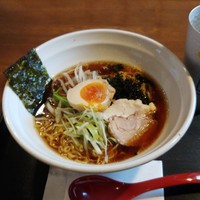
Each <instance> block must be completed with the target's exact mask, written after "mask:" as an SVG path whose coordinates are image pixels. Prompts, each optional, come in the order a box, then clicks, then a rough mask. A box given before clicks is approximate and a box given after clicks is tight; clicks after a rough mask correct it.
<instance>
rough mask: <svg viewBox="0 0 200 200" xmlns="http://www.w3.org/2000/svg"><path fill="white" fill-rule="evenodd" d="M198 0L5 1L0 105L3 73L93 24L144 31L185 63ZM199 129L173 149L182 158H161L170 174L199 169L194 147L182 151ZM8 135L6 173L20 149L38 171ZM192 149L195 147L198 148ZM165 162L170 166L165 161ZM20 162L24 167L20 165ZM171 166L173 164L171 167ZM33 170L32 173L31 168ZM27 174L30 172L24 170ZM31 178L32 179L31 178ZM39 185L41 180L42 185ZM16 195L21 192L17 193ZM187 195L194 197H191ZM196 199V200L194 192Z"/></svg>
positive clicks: (0, 8) (0, 17)
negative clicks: (33, 51)
mask: <svg viewBox="0 0 200 200" xmlns="http://www.w3.org/2000/svg"><path fill="white" fill-rule="evenodd" d="M199 2H200V1H199V0H99V1H92V0H42V1H34V0H1V1H0V69H1V73H0V103H1V102H2V100H1V99H2V93H3V88H4V85H5V83H6V80H5V77H4V76H3V73H2V72H3V71H4V70H5V69H6V68H7V67H9V66H10V65H11V64H13V63H15V62H16V60H17V59H18V58H20V57H22V56H23V55H24V54H25V53H26V52H27V51H29V50H30V49H32V48H34V47H37V46H38V45H40V44H41V43H43V42H45V41H47V40H49V39H51V38H53V37H56V36H59V35H62V34H65V33H69V32H72V31H78V30H83V29H91V28H115V29H122V30H127V31H132V32H136V33H140V34H143V35H145V36H148V37H151V38H153V39H155V40H157V41H158V42H160V43H162V44H164V45H165V46H166V47H168V48H169V49H170V50H171V51H172V52H174V54H175V55H177V57H178V58H179V59H180V60H182V61H183V60H184V48H185V40H186V32H187V24H188V14H189V12H190V11H191V9H192V8H194V7H195V6H197V5H198V4H199ZM1 124H3V125H1V131H0V133H2V132H3V131H4V132H5V133H6V134H7V132H8V130H7V128H6V126H5V124H4V123H1ZM196 128H197V127H194V128H193V129H192V131H189V132H192V133H191V135H190V137H189V136H188V137H187V138H186V139H185V140H183V142H182V143H180V144H179V145H178V146H177V147H175V150H174V151H176V156H177V157H173V155H175V154H174V153H173V151H171V152H170V153H169V154H166V155H165V156H164V157H162V158H163V161H164V172H165V174H168V173H173V172H178V171H187V170H189V169H191V170H196V168H197V167H198V165H197V162H196V161H195V162H196V163H195V162H194V165H192V166H191V165H190V162H191V161H192V159H197V157H198V154H195V155H193V157H192V158H190V153H191V151H190V149H189V150H188V149H187V150H186V154H187V153H188V154H187V155H186V156H188V157H187V158H185V157H184V156H183V154H182V149H183V148H184V147H185V146H186V144H187V145H188V146H190V143H189V142H192V141H193V140H195V141H196V142H197V140H198V137H197V135H196V133H194V130H196ZM0 135H1V134H0ZM7 137H8V136H5V135H3V136H1V141H0V145H1V147H2V148H1V150H2V149H3V148H4V149H5V148H6V150H5V151H4V153H5V155H4V157H3V156H2V155H1V156H0V158H1V160H0V162H2V160H3V162H5V163H6V164H4V165H3V166H1V168H0V169H1V170H2V169H3V170H5V171H6V170H7V166H10V165H11V164H13V163H14V162H15V161H14V160H13V158H6V156H7V154H8V155H9V154H12V152H13V149H15V148H16V149H17V150H16V152H15V154H17V155H18V154H19V155H22V154H23V156H24V158H19V162H20V161H21V160H23V159H24V160H26V161H27V160H28V162H27V163H26V165H27V166H28V167H30V168H31V169H32V170H33V164H32V162H33V160H32V158H30V157H29V156H28V155H27V154H25V153H23V152H22V150H20V149H18V147H17V145H16V144H15V142H14V141H13V140H12V139H11V138H7ZM9 137H10V136H9ZM5 141H6V143H5ZM15 145H16V146H15ZM12 148H13V149H12ZM193 150H194V151H195V149H193ZM14 151H15V150H14ZM198 152H200V149H198V150H196V153H198ZM195 156H196V157H195ZM15 159H16V158H15ZM178 159H180V160H178ZM29 161H30V162H29ZM3 162H2V163H3ZM181 162H182V163H184V164H185V165H184V167H182V166H183V165H182V164H181ZM2 163H1V164H2ZM34 163H36V161H34ZM166 163H167V164H168V165H166ZM195 164H196V165H195ZM199 164H200V163H199ZM18 165H19V166H20V164H18ZM37 166H38V165H36V164H35V167H36V168H37V169H34V171H35V172H38V171H39V172H40V173H42V172H43V170H44V169H46V168H45V167H44V166H43V167H42V168H39V167H37ZM166 166H168V168H167V167H166ZM175 166H176V168H175ZM170 167H171V168H170ZM10 170H11V174H12V175H15V174H16V173H18V172H19V171H20V172H19V173H21V174H23V173H24V172H23V169H21V168H20V169H18V171H16V170H17V169H13V168H10ZM30 173H31V175H32V176H33V174H32V172H30ZM38 174H39V173H38ZM31 175H30V177H31ZM24 176H26V175H25V174H24ZM37 176H39V175H37ZM37 176H35V177H32V179H33V180H38V179H40V177H37ZM4 178H5V179H4V180H6V179H7V178H6V175H5V176H4ZM1 179H2V177H1ZM32 179H30V180H29V181H32ZM10 180H11V187H12V186H13V187H12V189H13V190H14V189H15V188H14V187H15V186H16V183H15V184H14V183H12V178H11V177H10ZM10 180H9V181H10ZM15 180H18V181H19V182H20V183H21V184H22V186H21V191H23V189H25V190H26V191H27V193H25V194H23V197H24V198H22V196H19V197H20V199H30V198H27V196H28V191H29V193H30V190H31V187H32V186H30V188H26V186H25V185H24V183H23V180H21V179H20V177H15ZM44 183H45V179H43V183H40V184H44ZM12 184H13V185H12ZM37 184H38V182H37V183H35V185H37ZM8 186H9V183H8ZM39 186H40V185H39V184H38V187H39ZM22 187H25V188H22ZM27 187H28V186H27ZM36 187H37V186H36ZM35 192H36V191H35V189H33V188H32V193H30V194H31V195H32V199H38V198H34V197H33V194H35ZM42 192H43V189H41V194H40V196H41V195H42ZM16 194H18V195H20V194H19V192H17V191H16ZM167 194H169V197H168V198H167V199H185V198H183V196H180V198H173V192H172V193H170V192H168V193H167ZM10 196H12V194H10ZM38 196H39V194H37V195H36V197H38ZM199 198H200V196H198V197H197V199H199ZM16 199H17V198H16ZM188 199H190V197H189V198H188ZM192 199H195V198H194V197H193V196H192Z"/></svg>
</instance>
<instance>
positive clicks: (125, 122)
mask: <svg viewBox="0 0 200 200" xmlns="http://www.w3.org/2000/svg"><path fill="white" fill-rule="evenodd" d="M155 112H156V107H155V105H154V104H153V103H150V104H149V105H146V104H143V103H142V101H141V100H139V99H137V100H128V99H119V100H116V101H115V102H114V103H113V104H112V105H111V106H110V107H109V108H108V109H106V110H105V111H104V112H103V118H104V119H105V120H106V121H107V122H108V130H109V132H110V134H111V135H112V136H113V137H114V138H116V139H117V140H118V142H119V143H120V144H122V145H125V146H132V145H134V144H135V141H138V140H139V138H140V137H141V136H142V134H144V133H145V132H146V131H147V129H149V128H151V126H153V125H154V124H155V122H156V121H155V120H154V119H153V114H154V113H155Z"/></svg>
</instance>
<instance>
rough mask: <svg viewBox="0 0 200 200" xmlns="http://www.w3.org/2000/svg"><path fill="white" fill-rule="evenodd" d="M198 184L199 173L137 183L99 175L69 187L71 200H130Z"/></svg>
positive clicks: (77, 181)
mask: <svg viewBox="0 0 200 200" xmlns="http://www.w3.org/2000/svg"><path fill="white" fill-rule="evenodd" d="M196 183H198V184H200V172H190V173H183V174H174V175H168V176H164V177H160V178H156V179H151V180H148V181H143V182H138V183H124V182H119V181H115V180H113V179H110V178H107V177H105V176H100V175H88V176H82V177H80V178H78V179H75V180H74V181H73V182H72V183H71V185H70V187H69V191H68V192H69V197H70V199H71V200H94V199H95V200H100V199H102V197H103V199H104V200H110V199H112V200H124V199H126V200H131V199H133V198H134V197H137V196H139V195H140V194H142V193H145V192H148V191H151V190H155V189H159V188H166V187H170V186H176V185H184V184H196Z"/></svg>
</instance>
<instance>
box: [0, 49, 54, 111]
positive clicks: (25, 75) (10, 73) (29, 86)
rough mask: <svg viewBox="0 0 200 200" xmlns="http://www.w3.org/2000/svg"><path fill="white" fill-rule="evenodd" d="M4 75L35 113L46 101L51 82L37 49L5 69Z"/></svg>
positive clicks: (24, 102) (26, 105) (29, 109)
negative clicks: (45, 97) (46, 93)
mask: <svg viewBox="0 0 200 200" xmlns="http://www.w3.org/2000/svg"><path fill="white" fill-rule="evenodd" d="M4 75H5V77H6V78H7V80H8V82H9V85H10V87H11V88H12V90H13V91H14V92H15V93H16V94H17V95H18V97H19V98H20V99H21V101H22V102H23V104H24V106H25V107H26V109H27V110H28V111H29V112H30V113H31V114H32V115H35V114H36V111H37V109H38V108H39V107H40V105H41V104H42V103H43V101H44V96H45V92H46V90H47V88H48V87H49V85H50V82H51V78H50V77H49V75H48V73H47V70H46V68H45V67H44V66H43V63H42V61H41V60H40V58H39V56H38V54H37V53H36V51H35V49H32V50H31V51H29V52H28V53H27V54H26V55H24V56H23V57H22V58H20V59H19V60H18V61H17V62H16V63H15V64H13V65H11V66H10V67H9V68H8V69H7V70H6V71H4Z"/></svg>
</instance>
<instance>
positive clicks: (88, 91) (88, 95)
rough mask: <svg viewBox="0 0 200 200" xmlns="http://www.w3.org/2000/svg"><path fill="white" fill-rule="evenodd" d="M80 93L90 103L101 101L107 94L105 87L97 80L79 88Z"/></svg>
mask: <svg viewBox="0 0 200 200" xmlns="http://www.w3.org/2000/svg"><path fill="white" fill-rule="evenodd" d="M80 95H81V97H82V98H83V99H84V100H85V101H87V102H88V103H89V104H90V105H93V104H96V103H101V102H103V101H104V100H105V98H106V96H107V88H106V86H105V84H102V83H99V82H94V83H90V84H88V85H86V86H84V87H83V88H82V89H81V91H80Z"/></svg>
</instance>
